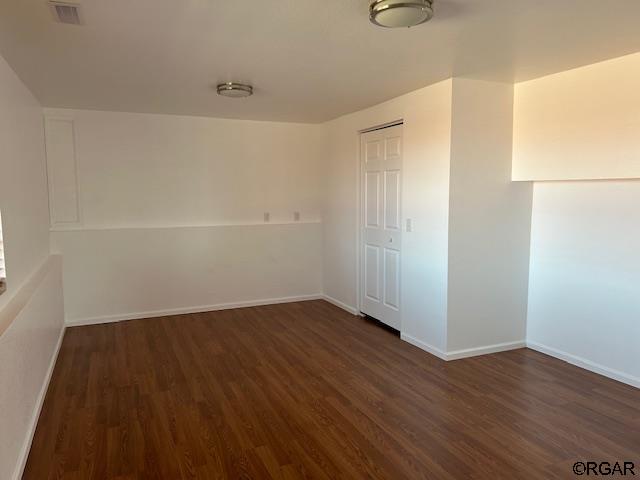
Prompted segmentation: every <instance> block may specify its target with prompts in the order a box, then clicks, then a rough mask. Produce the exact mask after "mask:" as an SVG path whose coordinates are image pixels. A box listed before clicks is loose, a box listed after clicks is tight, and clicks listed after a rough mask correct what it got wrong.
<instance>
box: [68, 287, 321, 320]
mask: <svg viewBox="0 0 640 480" xmlns="http://www.w3.org/2000/svg"><path fill="white" fill-rule="evenodd" d="M323 298H324V296H323V295H322V294H320V293H318V294H315V295H298V296H294V297H281V298H264V299H260V300H247V301H242V302H233V303H218V304H215V305H201V306H197V307H184V308H172V309H168V310H151V311H148V312H133V313H122V314H117V315H104V316H99V317H90V318H82V319H70V320H69V319H68V320H67V321H66V322H65V323H66V325H67V327H79V326H82V325H97V324H100V323H112V322H122V321H124V320H138V319H141V318H154V317H168V316H171V315H185V314H189V313H204V312H215V311H217V310H231V309H233V308H244V307H258V306H261V305H276V304H279V303H293V302H304V301H308V300H320V299H323Z"/></svg>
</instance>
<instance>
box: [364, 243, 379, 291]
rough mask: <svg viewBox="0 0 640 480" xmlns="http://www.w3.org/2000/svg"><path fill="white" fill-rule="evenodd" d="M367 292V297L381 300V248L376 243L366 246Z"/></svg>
mask: <svg viewBox="0 0 640 480" xmlns="http://www.w3.org/2000/svg"><path fill="white" fill-rule="evenodd" d="M365 258H366V261H365V277H364V278H365V293H366V296H367V298H369V299H371V300H375V301H379V300H380V293H379V292H380V286H379V280H380V248H379V247H377V246H375V245H366V246H365Z"/></svg>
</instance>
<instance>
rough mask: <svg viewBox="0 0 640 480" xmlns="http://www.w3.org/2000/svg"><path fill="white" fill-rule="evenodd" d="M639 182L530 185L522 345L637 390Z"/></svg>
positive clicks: (639, 374) (639, 346) (639, 368)
mask: <svg viewBox="0 0 640 480" xmlns="http://www.w3.org/2000/svg"><path fill="white" fill-rule="evenodd" d="M638 205H640V181H634V180H627V181H595V182H551V183H536V184H535V186H534V201H533V216H532V225H531V267H530V285H529V312H528V320H527V341H528V342H529V343H530V344H531V345H532V346H533V347H534V348H541V349H543V350H544V351H547V353H550V354H552V355H555V356H559V357H560V358H564V359H565V360H569V361H572V362H573V363H577V364H579V365H580V366H583V367H586V368H591V369H593V370H595V371H598V372H599V373H604V374H607V375H609V376H613V377H614V378H618V379H620V380H623V381H626V382H628V383H632V384H635V385H636V386H640V300H639V299H640V256H639V255H638V238H640V211H639V210H638Z"/></svg>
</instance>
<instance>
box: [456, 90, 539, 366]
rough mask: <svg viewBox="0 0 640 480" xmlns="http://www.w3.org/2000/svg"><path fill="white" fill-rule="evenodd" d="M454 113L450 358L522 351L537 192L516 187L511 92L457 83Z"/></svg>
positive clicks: (528, 188) (527, 188) (517, 184)
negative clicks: (497, 348)
mask: <svg viewBox="0 0 640 480" xmlns="http://www.w3.org/2000/svg"><path fill="white" fill-rule="evenodd" d="M452 112H453V113H452V133H451V176H450V187H449V188H450V195H449V285H448V321H447V352H448V353H449V354H452V352H458V351H460V350H463V351H464V350H473V349H476V348H487V347H488V346H494V345H501V346H503V347H506V346H507V345H508V344H514V346H522V345H523V344H524V340H525V328H526V316H527V289H528V277H529V235H530V221H531V201H532V186H531V184H530V183H515V182H512V181H511V151H512V112H513V86H512V85H511V84H506V83H497V82H485V81H478V80H471V79H462V78H455V79H454V80H453V107H452ZM505 344H507V345H505Z"/></svg>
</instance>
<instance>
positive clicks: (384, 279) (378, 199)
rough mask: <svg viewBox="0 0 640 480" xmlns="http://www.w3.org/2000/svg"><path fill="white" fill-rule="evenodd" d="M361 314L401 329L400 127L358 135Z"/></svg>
mask: <svg viewBox="0 0 640 480" xmlns="http://www.w3.org/2000/svg"><path fill="white" fill-rule="evenodd" d="M360 155H361V172H362V178H361V190H362V200H361V205H362V212H361V219H362V225H361V235H360V239H361V245H360V255H361V261H360V265H361V271H360V290H361V301H360V310H361V311H362V313H364V314H366V315H369V316H371V317H373V318H375V319H377V320H380V321H381V322H383V323H385V324H387V325H389V326H391V327H393V328H395V329H397V330H399V329H400V255H401V247H402V245H401V236H402V235H401V233H402V231H401V223H402V211H401V202H400V199H401V197H402V191H401V188H402V125H396V126H393V127H388V128H383V129H380V130H375V131H372V132H367V133H363V134H361V144H360Z"/></svg>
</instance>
